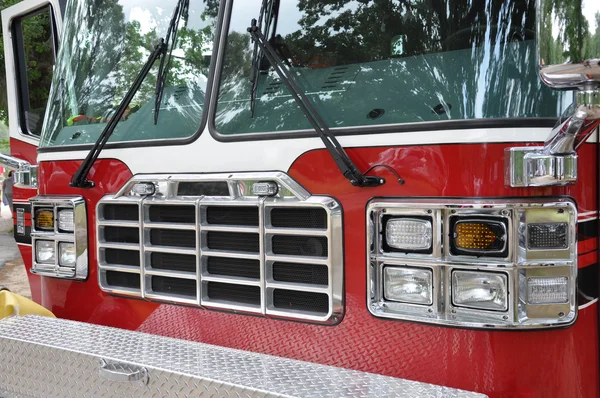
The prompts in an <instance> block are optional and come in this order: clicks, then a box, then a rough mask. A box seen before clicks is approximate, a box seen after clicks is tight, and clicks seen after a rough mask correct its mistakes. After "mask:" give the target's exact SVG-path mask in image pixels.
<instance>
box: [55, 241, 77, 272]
mask: <svg viewBox="0 0 600 398" xmlns="http://www.w3.org/2000/svg"><path fill="white" fill-rule="evenodd" d="M58 256H59V258H60V260H59V262H58V263H59V264H60V265H62V266H64V267H74V266H75V262H76V260H77V258H76V256H75V245H74V244H73V243H59V244H58Z"/></svg>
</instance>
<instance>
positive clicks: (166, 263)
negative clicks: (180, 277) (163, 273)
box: [150, 252, 196, 273]
mask: <svg viewBox="0 0 600 398" xmlns="http://www.w3.org/2000/svg"><path fill="white" fill-rule="evenodd" d="M150 264H151V265H152V268H156V269H167V270H173V271H184V272H194V273H195V272H196V256H192V255H189V254H173V253H157V252H155V253H152V254H151V255H150Z"/></svg>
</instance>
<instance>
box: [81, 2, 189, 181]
mask: <svg viewBox="0 0 600 398" xmlns="http://www.w3.org/2000/svg"><path fill="white" fill-rule="evenodd" d="M188 6H189V0H179V1H178V2H177V6H175V10H174V11H173V17H172V18H171V22H170V23H169V27H168V28H167V36H166V37H167V40H165V39H162V38H161V39H160V41H159V43H158V44H157V45H156V46H155V47H154V50H152V53H151V54H150V56H149V57H148V60H147V61H146V63H145V64H144V66H143V67H142V69H141V70H140V73H139V74H138V75H137V77H136V78H135V81H134V82H133V84H132V85H131V87H129V90H127V93H126V94H125V97H123V99H122V100H121V103H120V104H119V107H118V108H117V110H116V111H115V114H114V115H113V117H112V118H111V119H110V120H109V121H108V123H106V126H105V127H104V130H102V133H101V134H100V136H99V137H98V139H97V140H96V143H95V144H94V146H93V147H92V149H91V150H90V152H89V153H88V155H87V156H86V158H85V159H84V161H83V162H82V163H81V165H80V166H79V168H78V169H77V171H76V172H75V174H73V177H72V178H71V183H70V184H69V185H70V186H72V187H75V188H92V187H93V186H94V183H93V182H92V181H89V180H88V179H87V176H88V174H89V173H90V170H91V168H92V166H93V165H94V163H95V162H96V160H97V159H98V156H100V152H102V149H104V147H105V146H106V143H107V142H108V140H109V138H110V137H111V135H112V134H113V132H114V131H115V128H116V127H117V124H118V123H119V121H120V120H121V118H122V117H123V114H124V113H125V111H126V110H127V107H128V106H129V103H130V102H131V100H132V99H133V97H134V96H135V94H136V93H137V92H138V90H139V89H140V87H141V86H142V83H143V82H144V79H145V78H146V76H147V75H148V73H150V69H152V66H153V65H154V63H155V62H156V60H157V59H158V58H159V57H161V56H162V62H161V65H160V68H159V76H158V77H157V80H156V85H157V88H156V93H157V96H156V99H155V100H156V102H155V108H156V109H155V114H154V123H156V120H157V116H158V106H159V105H160V101H161V99H159V98H158V94H159V93H160V96H161V97H162V89H163V88H164V76H162V74H164V73H165V71H164V70H162V69H163V65H164V61H165V57H166V53H167V50H168V42H169V40H170V39H171V37H172V36H176V32H177V25H178V24H179V19H180V18H181V14H182V13H183V11H184V10H187V8H188ZM173 32H175V34H173ZM175 38H176V37H174V39H173V43H174V42H175ZM172 47H173V46H171V51H172V50H173V48H172ZM170 61H171V60H170V57H169V62H168V63H167V68H166V69H168V65H169V64H170ZM161 79H162V80H161ZM159 83H161V85H160V90H159ZM157 104H158V105H157Z"/></svg>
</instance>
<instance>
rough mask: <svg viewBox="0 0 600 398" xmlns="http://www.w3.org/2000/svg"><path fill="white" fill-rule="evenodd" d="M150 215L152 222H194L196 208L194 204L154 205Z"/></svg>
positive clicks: (149, 212)
mask: <svg viewBox="0 0 600 398" xmlns="http://www.w3.org/2000/svg"><path fill="white" fill-rule="evenodd" d="M148 216H149V218H150V221H151V222H164V223H181V224H194V223H195V222H196V208H195V207H194V206H187V205H186V206H170V205H152V206H150V208H149V211H148Z"/></svg>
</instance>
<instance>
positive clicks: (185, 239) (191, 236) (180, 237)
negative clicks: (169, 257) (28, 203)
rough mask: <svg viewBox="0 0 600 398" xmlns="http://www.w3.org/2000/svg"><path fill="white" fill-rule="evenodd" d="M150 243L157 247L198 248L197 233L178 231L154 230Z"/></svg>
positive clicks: (151, 233)
mask: <svg viewBox="0 0 600 398" xmlns="http://www.w3.org/2000/svg"><path fill="white" fill-rule="evenodd" d="M150 243H151V244H153V245H156V246H174V247H188V248H195V247H196V232H195V231H186V230H176V229H156V228H154V229H152V230H151V231H150Z"/></svg>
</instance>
